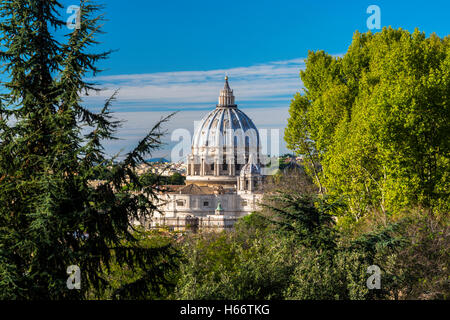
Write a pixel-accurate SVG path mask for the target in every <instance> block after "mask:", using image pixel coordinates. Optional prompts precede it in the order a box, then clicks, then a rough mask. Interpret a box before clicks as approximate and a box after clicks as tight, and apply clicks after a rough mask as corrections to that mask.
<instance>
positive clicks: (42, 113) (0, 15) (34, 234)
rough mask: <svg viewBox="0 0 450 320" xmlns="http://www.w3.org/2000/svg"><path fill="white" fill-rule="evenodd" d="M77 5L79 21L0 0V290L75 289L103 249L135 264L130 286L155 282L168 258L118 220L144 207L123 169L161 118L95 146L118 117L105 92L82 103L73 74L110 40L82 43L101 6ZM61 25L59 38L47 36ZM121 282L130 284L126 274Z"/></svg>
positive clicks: (99, 261) (9, 294)
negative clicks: (77, 274)
mask: <svg viewBox="0 0 450 320" xmlns="http://www.w3.org/2000/svg"><path fill="white" fill-rule="evenodd" d="M80 8H81V11H80V19H79V21H80V25H79V28H76V29H74V30H69V29H66V22H65V21H63V20H62V19H61V17H60V15H59V14H58V12H59V11H61V10H62V9H63V7H62V5H61V3H60V2H59V1H57V0H2V1H1V4H0V33H1V35H0V60H1V66H2V72H3V77H4V79H7V80H6V81H4V82H2V83H1V84H2V89H1V93H2V95H1V105H0V298H3V299H82V298H83V297H85V294H86V292H87V290H88V289H89V288H101V287H102V286H105V285H106V282H105V280H104V279H102V278H101V276H100V274H101V273H100V271H101V269H102V267H104V266H108V264H109V262H110V261H111V257H112V254H113V253H114V257H115V259H116V261H118V262H119V263H120V264H123V265H136V264H138V265H139V266H140V267H142V268H143V270H144V271H145V276H144V277H143V279H139V280H138V281H136V288H138V290H139V291H138V292H135V293H136V295H137V296H138V295H144V294H145V292H147V291H150V290H152V289H158V288H159V287H160V286H161V285H164V283H165V276H164V272H165V270H167V269H168V268H170V267H172V265H171V264H170V261H171V259H168V258H167V257H168V256H169V257H170V256H171V254H172V251H171V250H170V248H168V247H161V248H153V249H145V248H142V247H140V246H139V245H137V242H136V241H135V236H134V235H133V232H132V226H131V224H130V221H132V220H134V219H141V218H142V217H143V216H144V215H146V216H148V215H150V214H151V213H152V211H153V210H154V209H155V205H154V200H155V198H156V195H155V192H154V190H153V189H152V188H151V187H145V186H142V185H141V184H140V182H139V179H138V177H137V174H136V172H135V169H136V166H137V165H139V164H140V163H142V162H144V158H143V157H144V156H146V155H148V153H150V152H151V151H152V150H154V149H155V148H158V147H159V146H160V143H161V141H160V138H161V136H162V134H163V132H162V131H161V130H160V125H161V123H162V122H164V121H165V120H167V119H164V120H162V121H161V122H160V123H158V124H156V125H155V127H154V128H153V129H152V130H151V131H150V132H149V133H148V134H147V135H146V136H145V137H144V138H143V139H142V140H141V141H140V142H139V143H138V145H137V147H136V148H135V149H134V150H133V151H131V152H130V153H128V154H126V155H125V157H124V159H123V160H122V161H120V162H118V161H115V159H114V158H110V157H108V156H107V155H106V154H105V153H104V149H103V143H104V141H105V140H110V139H114V132H115V130H116V129H117V127H118V126H119V125H120V123H119V122H117V121H115V120H114V119H113V118H112V115H111V113H110V111H109V107H110V105H111V102H112V101H113V100H114V98H115V97H114V96H113V97H111V98H110V99H108V100H107V101H106V103H105V105H104V107H103V108H102V110H101V111H100V112H98V113H96V112H92V111H90V110H89V109H87V108H86V107H84V106H83V105H82V95H83V94H85V93H89V92H92V91H95V90H98V89H97V88H96V86H95V84H94V83H90V82H87V81H86V80H85V78H86V77H87V76H92V75H94V76H95V75H96V74H97V73H98V72H99V71H100V70H99V69H98V68H97V63H98V62H99V61H101V60H102V59H105V58H107V57H108V55H109V54H110V52H102V53H95V52H93V50H92V46H93V45H96V44H98V43H97V42H96V40H95V37H96V35H98V34H99V33H100V32H101V31H100V26H99V23H101V21H102V16H101V15H100V13H99V10H101V9H102V7H100V6H99V5H97V4H94V3H92V2H91V1H88V0H85V1H81V2H80ZM64 30H67V31H68V32H67V34H66V36H65V38H64V40H63V41H57V40H56V35H57V33H58V32H60V31H64ZM86 127H87V128H90V129H91V130H90V132H88V133H86V131H85V130H84V129H82V128H86ZM99 176H100V177H102V180H101V181H97V183H94V181H95V180H96V178H97V177H99ZM130 184H132V188H131V187H130V188H127V186H129V185H130ZM126 190H134V192H130V191H126ZM136 191H138V192H136ZM124 242H127V243H126V245H124ZM165 261H166V262H165ZM71 265H76V266H78V267H79V268H80V271H81V290H76V289H74V290H69V289H68V287H67V279H68V277H69V275H68V274H67V268H68V267H69V266H71ZM126 290H127V292H128V293H127V294H128V296H130V295H131V296H132V292H133V284H128V285H127V288H126Z"/></svg>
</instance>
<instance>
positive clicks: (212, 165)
mask: <svg viewBox="0 0 450 320" xmlns="http://www.w3.org/2000/svg"><path fill="white" fill-rule="evenodd" d="M211 171H214V163H213V164H211Z"/></svg>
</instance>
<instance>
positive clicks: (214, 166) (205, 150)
mask: <svg viewBox="0 0 450 320" xmlns="http://www.w3.org/2000/svg"><path fill="white" fill-rule="evenodd" d="M250 160H251V161H252V166H256V167H258V171H260V170H259V166H260V138H259V133H258V130H257V128H256V126H255V125H254V123H253V121H252V120H251V119H250V118H249V117H248V116H247V115H246V114H245V113H244V112H242V111H241V110H240V109H238V107H237V105H236V104H235V98H234V95H233V90H231V88H230V86H229V83H228V77H225V85H224V88H223V90H221V91H220V95H219V103H218V104H217V106H216V108H215V110H213V111H211V112H210V113H208V114H207V115H206V116H205V117H204V118H203V120H202V121H201V122H200V125H199V126H198V127H197V128H196V130H195V134H194V137H193V140H192V154H191V155H190V156H189V157H188V161H187V178H186V183H188V184H189V183H195V184H198V185H208V186H214V185H222V186H224V187H226V186H228V187H237V186H238V184H239V181H240V179H241V178H240V173H241V170H242V169H243V168H244V167H245V166H246V165H247V164H248V163H249V161H250Z"/></svg>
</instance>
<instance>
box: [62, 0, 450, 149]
mask: <svg viewBox="0 0 450 320" xmlns="http://www.w3.org/2000/svg"><path fill="white" fill-rule="evenodd" d="M62 3H63V4H64V5H65V6H66V7H68V6H69V5H71V4H76V3H77V1H76V0H65V1H63V2H62ZM103 3H105V4H106V8H105V16H106V18H107V21H106V22H105V25H104V28H103V29H104V31H105V32H106V34H105V35H102V36H100V38H99V40H100V41H101V42H102V44H101V48H104V49H117V50H118V51H117V52H115V53H113V54H112V56H111V57H110V59H109V60H107V61H105V62H104V63H102V67H103V68H104V69H106V70H105V72H103V73H102V75H101V76H100V77H98V78H97V81H98V82H99V84H100V85H101V86H102V87H103V88H105V91H104V92H103V93H101V94H100V95H98V96H92V97H89V98H87V99H86V103H87V104H88V105H89V106H91V107H92V108H96V107H98V106H100V104H101V102H102V101H103V100H104V99H105V98H106V97H107V96H108V95H109V94H111V92H112V91H114V90H115V89H117V88H120V93H119V99H118V101H117V103H116V104H115V105H114V108H113V110H114V111H116V112H117V115H118V117H120V118H121V119H124V120H126V121H127V122H126V123H125V124H124V127H123V128H122V130H121V131H120V132H119V137H120V138H122V140H120V141H118V142H115V143H114V144H109V145H108V148H109V149H108V150H109V151H111V152H117V151H118V150H119V149H121V148H124V149H129V148H130V147H131V146H132V145H133V144H134V143H135V142H136V141H137V140H138V139H139V137H141V136H143V135H144V134H145V131H146V130H148V129H149V128H150V127H151V126H152V125H153V123H154V122H155V121H156V120H158V119H159V118H160V117H161V116H163V115H165V114H168V113H170V112H171V111H174V110H178V111H180V112H179V113H178V114H177V116H176V117H175V118H174V120H173V121H171V123H170V124H168V126H167V129H168V131H169V135H168V137H167V138H166V141H167V143H168V145H167V147H166V149H165V150H162V151H161V152H159V153H158V154H157V156H161V155H164V156H168V152H167V150H169V149H170V148H171V146H173V145H174V142H171V141H170V139H169V138H170V132H172V131H173V130H175V129H176V128H186V129H188V130H190V131H192V130H193V126H194V120H199V119H201V118H202V116H203V115H204V114H205V113H206V112H207V111H208V110H211V109H213V108H214V107H215V103H216V101H217V96H218V94H219V90H220V89H221V87H222V86H223V77H224V75H225V74H228V75H229V77H230V85H231V87H232V88H233V89H234V91H235V95H236V101H237V103H238V104H239V107H240V108H241V109H242V110H243V111H244V112H246V113H247V114H248V115H250V116H251V117H252V118H253V120H254V122H255V124H256V125H257V126H258V127H259V128H268V129H270V128H276V129H278V130H280V131H281V135H282V131H283V130H284V127H285V125H286V121H287V117H288V107H289V102H290V99H291V98H292V96H293V95H294V93H295V92H297V91H299V90H301V89H302V83H301V81H300V79H299V70H300V69H301V68H303V67H304V62H303V59H304V58H305V57H306V56H307V54H308V50H325V51H326V52H328V53H330V54H334V55H341V54H343V53H345V52H346V50H347V48H348V46H349V45H350V43H351V39H352V34H353V32H354V31H355V30H359V31H360V32H366V31H368V28H367V24H366V21H367V18H368V17H369V16H370V14H368V13H366V9H367V7H368V6H369V5H378V6H379V7H380V10H381V26H382V27H383V26H392V27H394V28H399V27H401V28H403V29H407V30H410V31H413V30H414V28H416V27H417V28H419V29H420V30H421V31H424V32H426V34H427V35H429V34H430V33H432V32H435V33H437V34H438V35H439V36H441V37H443V36H445V35H447V34H449V30H450V23H449V19H448V16H449V12H450V1H448V0H447V1H374V0H370V1H361V0H359V1H303V0H292V1H291V0H276V1H275V0H271V1H269V0H258V1H253V0H241V1H235V0H221V1H216V0H208V1H204V0H197V1H194V0H193V1H186V0H183V1H179V0H171V1H153V0H129V1H122V0H107V1H106V0H104V1H103ZM64 15H66V16H69V15H68V14H66V13H65V12H63V17H64ZM373 31H377V30H373ZM280 142H281V146H282V150H281V152H284V151H286V149H285V147H284V144H283V143H282V137H280Z"/></svg>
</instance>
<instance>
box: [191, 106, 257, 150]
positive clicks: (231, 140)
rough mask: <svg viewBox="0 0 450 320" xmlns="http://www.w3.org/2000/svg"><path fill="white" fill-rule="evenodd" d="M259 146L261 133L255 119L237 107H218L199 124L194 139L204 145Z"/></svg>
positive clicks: (197, 143) (200, 146) (193, 143)
mask: <svg viewBox="0 0 450 320" xmlns="http://www.w3.org/2000/svg"><path fill="white" fill-rule="evenodd" d="M227 146H233V147H247V148H255V150H256V149H257V148H258V147H259V134H258V130H257V129H256V126H255V125H254V123H253V121H252V120H251V119H250V118H249V117H247V115H246V114H245V113H243V112H242V111H241V110H239V109H237V108H228V107H225V108H220V107H218V108H216V109H215V110H213V111H211V112H210V113H208V114H207V115H206V116H205V117H204V118H203V120H202V121H201V123H200V125H199V126H198V128H197V130H196V132H195V134H194V138H193V141H192V147H193V148H194V150H195V149H198V148H202V147H227Z"/></svg>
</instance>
